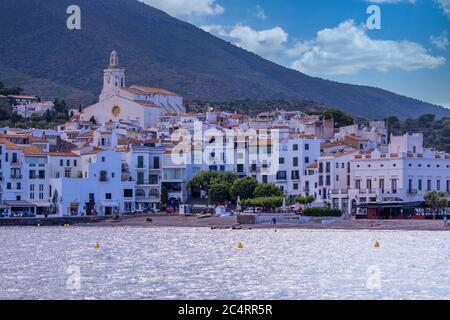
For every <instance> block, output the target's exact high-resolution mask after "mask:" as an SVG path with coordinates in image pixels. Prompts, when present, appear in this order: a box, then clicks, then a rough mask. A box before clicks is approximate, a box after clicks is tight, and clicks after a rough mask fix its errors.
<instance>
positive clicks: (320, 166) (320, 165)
mask: <svg viewBox="0 0 450 320" xmlns="http://www.w3.org/2000/svg"><path fill="white" fill-rule="evenodd" d="M319 173H323V163H322V162H321V163H319Z"/></svg>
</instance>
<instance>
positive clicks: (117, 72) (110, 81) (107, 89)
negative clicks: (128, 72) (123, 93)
mask: <svg viewBox="0 0 450 320" xmlns="http://www.w3.org/2000/svg"><path fill="white" fill-rule="evenodd" d="M124 87H125V69H124V68H121V67H120V64H119V54H118V53H117V51H115V50H114V51H113V52H111V56H110V58H109V66H108V68H107V69H105V70H103V90H102V93H101V95H100V100H103V99H105V98H107V97H109V96H111V95H114V94H116V93H117V91H118V90H119V89H120V88H124Z"/></svg>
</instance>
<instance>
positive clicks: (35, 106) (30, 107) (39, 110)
mask: <svg viewBox="0 0 450 320" xmlns="http://www.w3.org/2000/svg"><path fill="white" fill-rule="evenodd" d="M54 109H55V105H54V104H53V102H52V101H46V102H31V103H28V104H17V105H13V106H12V111H13V112H15V113H17V114H18V115H20V116H22V117H24V118H29V117H31V116H32V115H37V116H43V115H45V114H46V112H47V111H53V110H54Z"/></svg>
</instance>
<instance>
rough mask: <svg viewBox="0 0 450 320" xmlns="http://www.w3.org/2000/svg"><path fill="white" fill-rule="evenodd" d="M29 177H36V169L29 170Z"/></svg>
mask: <svg viewBox="0 0 450 320" xmlns="http://www.w3.org/2000/svg"><path fill="white" fill-rule="evenodd" d="M29 178H30V179H36V170H30V173H29Z"/></svg>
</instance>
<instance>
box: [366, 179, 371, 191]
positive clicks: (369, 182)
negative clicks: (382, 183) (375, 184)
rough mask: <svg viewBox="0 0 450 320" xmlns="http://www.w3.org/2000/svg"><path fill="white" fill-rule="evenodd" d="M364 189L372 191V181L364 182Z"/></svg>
mask: <svg viewBox="0 0 450 320" xmlns="http://www.w3.org/2000/svg"><path fill="white" fill-rule="evenodd" d="M366 188H367V189H369V190H371V189H372V180H371V179H367V181H366Z"/></svg>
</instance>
